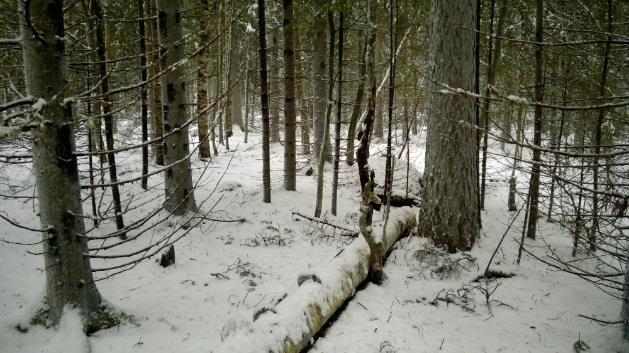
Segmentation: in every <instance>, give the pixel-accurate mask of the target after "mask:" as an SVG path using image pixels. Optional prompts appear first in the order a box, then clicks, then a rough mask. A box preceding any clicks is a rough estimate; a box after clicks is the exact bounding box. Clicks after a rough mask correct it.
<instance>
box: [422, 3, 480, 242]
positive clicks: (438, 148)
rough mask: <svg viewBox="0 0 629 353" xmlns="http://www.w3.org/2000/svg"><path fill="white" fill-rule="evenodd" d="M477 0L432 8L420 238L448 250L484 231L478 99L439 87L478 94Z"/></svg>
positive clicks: (442, 4)
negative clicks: (481, 224)
mask: <svg viewBox="0 0 629 353" xmlns="http://www.w3.org/2000/svg"><path fill="white" fill-rule="evenodd" d="M476 16H478V14H477V13H476V2H475V0H457V1H446V0H435V1H433V2H432V6H431V27H430V38H432V39H431V43H430V70H431V71H430V73H431V82H433V83H431V86H430V88H429V91H430V92H432V94H431V97H430V105H429V112H428V118H427V125H428V126H427V133H426V134H427V136H426V166H425V171H424V182H425V187H424V189H423V198H422V209H421V210H420V215H419V223H420V228H419V230H420V234H423V235H425V236H428V237H430V238H432V239H433V240H434V242H435V244H437V245H439V246H445V247H447V249H448V251H450V252H455V251H457V250H469V249H470V248H471V247H472V246H473V244H474V241H475V240H476V238H477V237H478V233H479V219H478V213H479V209H478V182H477V177H478V173H477V171H478V164H477V158H476V156H477V153H476V151H477V145H476V133H475V130H474V126H475V123H476V115H475V107H474V106H475V105H474V99H472V98H469V97H465V96H462V95H454V94H442V93H438V92H437V91H438V90H439V89H440V87H439V86H438V84H437V83H441V84H446V85H448V86H449V87H453V88H461V89H463V90H466V91H473V90H474V81H475V79H474V77H475V74H476V73H475V71H476V69H475V66H474V59H475V53H476V50H477V48H476V45H475V41H474V32H473V31H470V30H468V29H466V28H474V25H475V23H476Z"/></svg>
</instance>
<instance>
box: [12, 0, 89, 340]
mask: <svg viewBox="0 0 629 353" xmlns="http://www.w3.org/2000/svg"><path fill="white" fill-rule="evenodd" d="M18 4H19V14H20V16H19V19H20V32H21V38H22V40H21V43H22V50H23V60H24V78H25V83H26V91H27V94H28V95H29V96H31V97H34V98H35V99H37V104H36V105H37V106H38V107H37V109H36V112H35V114H34V115H33V117H34V118H35V119H37V120H36V124H34V126H36V127H35V128H33V130H32V135H31V136H32V139H33V146H32V148H33V168H34V170H35V177H36V181H37V183H36V184H37V199H38V205H39V218H40V221H41V228H42V229H44V230H45V232H44V233H42V235H43V246H44V252H43V253H44V262H45V265H44V268H45V269H46V271H45V273H46V302H47V305H48V319H49V320H50V321H52V322H53V323H58V322H59V319H60V318H61V315H62V313H63V308H64V307H65V306H66V305H71V306H76V307H78V308H79V309H80V310H81V313H82V315H83V317H84V318H85V324H84V325H85V327H86V328H88V327H89V326H90V325H91V324H93V320H94V319H95V317H94V316H95V314H96V312H97V311H98V310H99V308H100V305H101V296H100V294H99V293H98V290H97V288H96V285H95V283H94V279H93V277H92V272H91V268H90V262H89V258H88V257H87V256H84V254H86V253H87V251H88V249H87V244H86V241H85V238H83V237H79V236H78V235H82V234H84V233H85V225H84V223H83V218H82V214H83V210H82V207H81V189H80V185H79V173H78V168H77V160H76V156H75V155H74V132H73V130H72V126H73V124H71V123H72V116H71V109H70V107H69V106H68V107H66V108H67V109H64V98H65V96H64V92H65V91H66V87H67V84H68V82H67V78H66V75H65V73H66V62H65V58H66V56H65V44H64V40H63V38H64V22H63V2H62V1H61V0H48V1H45V0H33V1H27V2H24V1H18ZM26 7H27V8H26ZM25 14H28V15H30V17H29V18H28V19H27V18H25ZM34 28H36V29H37V33H35V32H34V30H33V29H34Z"/></svg>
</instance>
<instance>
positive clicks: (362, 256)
mask: <svg viewBox="0 0 629 353" xmlns="http://www.w3.org/2000/svg"><path fill="white" fill-rule="evenodd" d="M260 1H263V0H260ZM416 224H417V223H416V220H415V216H414V214H413V211H412V210H411V209H410V208H403V209H398V210H395V212H394V213H393V214H392V215H391V220H390V222H389V225H388V226H387V228H386V231H385V232H384V236H383V237H382V243H381V244H382V254H383V255H386V254H387V253H388V252H389V251H390V250H391V247H392V246H393V244H394V243H395V242H396V241H397V240H398V239H399V238H400V237H402V236H404V235H405V234H408V232H409V231H411V230H412V229H413V228H414V227H415V226H416ZM369 258H370V251H369V246H368V245H367V244H366V242H364V241H362V240H360V239H357V240H356V241H354V242H353V243H352V244H350V245H349V246H348V247H347V248H345V250H344V251H343V252H342V253H341V254H340V255H339V256H337V257H335V258H334V259H332V260H331V261H330V263H329V264H328V265H326V267H325V268H323V269H321V271H315V272H313V273H310V274H308V275H302V276H300V277H299V278H298V279H297V283H298V284H299V285H300V286H299V288H298V289H297V291H296V292H295V293H291V294H290V295H288V296H287V297H286V298H285V299H284V300H282V301H281V302H280V303H279V304H277V305H276V306H275V307H273V308H267V310H266V311H258V312H257V313H256V314H255V315H254V318H253V319H252V321H251V322H247V324H246V327H247V328H246V329H242V330H239V331H236V332H231V333H230V335H229V336H228V337H227V338H226V340H225V341H224V342H223V343H222V344H221V345H220V346H219V347H217V349H216V351H215V352H216V353H223V352H225V353H226V352H239V353H254V352H260V347H265V350H264V351H269V352H278V353H299V352H302V351H303V349H304V348H305V347H306V346H307V345H308V344H309V343H310V342H311V340H312V339H313V338H314V337H315V336H316V335H317V333H318V332H319V331H320V330H321V329H322V328H323V327H324V325H325V323H326V322H327V321H328V320H329V319H330V318H331V317H332V316H333V315H334V314H335V313H336V312H337V311H338V310H339V309H340V308H341V307H342V306H343V304H344V303H345V302H346V301H347V300H349V299H350V298H351V297H352V296H353V295H354V293H355V292H356V290H357V289H358V287H359V285H360V284H361V283H362V282H363V281H365V279H366V278H367V275H368V269H369V261H370V260H369Z"/></svg>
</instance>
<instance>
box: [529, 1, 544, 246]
mask: <svg viewBox="0 0 629 353" xmlns="http://www.w3.org/2000/svg"><path fill="white" fill-rule="evenodd" d="M543 16H544V0H536V1H535V42H536V43H537V44H536V45H535V102H537V103H542V101H543V100H544V71H543V70H544V66H543V65H544V55H543V44H542V41H543V40H544V28H543V24H544V20H543ZM542 114H543V111H542V107H541V106H539V105H536V106H535V113H534V123H533V130H534V131H533V146H534V147H533V162H532V166H531V179H530V183H529V194H530V205H529V224H528V230H527V233H526V236H527V237H528V238H531V239H535V235H536V233H537V220H538V218H539V217H538V216H539V179H540V163H541V161H542V153H541V150H540V148H541V146H542V118H543V116H542Z"/></svg>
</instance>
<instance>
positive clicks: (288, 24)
mask: <svg viewBox="0 0 629 353" xmlns="http://www.w3.org/2000/svg"><path fill="white" fill-rule="evenodd" d="M282 5H283V6H282V7H283V10H284V21H283V22H282V23H283V24H282V26H283V30H284V188H285V189H286V190H289V191H294V190H295V188H296V181H295V178H296V177H295V174H296V171H295V167H296V164H297V157H296V141H295V140H296V127H297V126H296V125H297V119H296V117H295V116H296V113H295V50H294V47H295V43H294V38H293V26H294V25H293V1H292V0H283V1H282Z"/></svg>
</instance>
